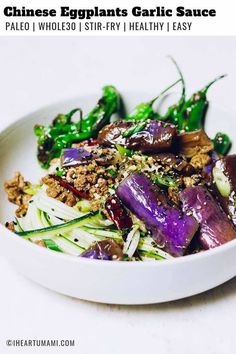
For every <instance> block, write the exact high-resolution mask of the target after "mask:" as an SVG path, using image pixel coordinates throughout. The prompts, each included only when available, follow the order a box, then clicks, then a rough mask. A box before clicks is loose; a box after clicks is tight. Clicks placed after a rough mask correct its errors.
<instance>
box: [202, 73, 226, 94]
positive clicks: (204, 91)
mask: <svg viewBox="0 0 236 354" xmlns="http://www.w3.org/2000/svg"><path fill="white" fill-rule="evenodd" d="M226 76H227V74H224V75H220V76H217V77H216V78H215V79H214V80H212V81H211V82H209V84H208V85H206V86H205V87H204V88H203V89H202V90H201V92H202V93H203V94H206V93H207V91H208V89H209V88H210V87H211V86H212V85H213V84H214V83H215V82H217V81H219V80H221V79H223V78H224V77H226Z"/></svg>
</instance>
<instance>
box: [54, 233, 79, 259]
mask: <svg viewBox="0 0 236 354" xmlns="http://www.w3.org/2000/svg"><path fill="white" fill-rule="evenodd" d="M54 241H55V243H56V245H57V246H58V247H59V248H60V249H61V250H62V251H63V252H64V253H67V254H71V255H72V256H79V255H80V254H81V253H82V252H84V248H82V247H80V246H79V245H77V244H76V243H74V242H72V241H71V240H68V239H67V238H66V237H64V236H56V237H55V238H54Z"/></svg>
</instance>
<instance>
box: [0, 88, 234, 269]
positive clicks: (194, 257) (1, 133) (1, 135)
mask: <svg viewBox="0 0 236 354" xmlns="http://www.w3.org/2000/svg"><path fill="white" fill-rule="evenodd" d="M130 92H132V94H134V93H135V91H127V92H124V94H126V93H127V94H129V93H130ZM139 94H140V92H139ZM88 96H94V97H95V96H98V95H97V94H95V93H93V92H91V93H85V94H83V95H78V96H72V97H71V98H66V99H65V100H59V101H55V102H53V103H51V104H49V105H46V106H41V107H40V108H38V109H36V110H33V111H31V112H30V113H27V114H26V115H23V116H22V117H21V118H19V119H15V120H14V121H12V122H11V123H10V124H8V125H7V126H5V127H4V128H0V145H1V142H2V141H3V140H4V139H5V138H6V137H7V136H8V134H10V133H11V132H12V130H15V129H17V128H18V127H19V126H20V125H21V124H23V123H24V122H25V121H27V120H30V119H31V118H32V116H34V115H36V114H38V115H42V113H43V112H44V111H47V110H52V109H54V108H55V107H56V106H59V105H63V104H66V103H70V102H73V101H74V100H76V99H78V98H84V99H85V98H86V97H88ZM0 231H2V234H3V235H4V237H5V236H6V237H7V238H8V237H9V238H14V239H15V240H16V242H21V243H22V245H23V243H25V246H24V247H30V248H31V247H32V250H35V251H36V252H39V253H41V254H42V255H45V256H47V255H49V256H50V257H54V258H55V257H56V258H58V259H62V260H63V259H64V260H65V261H70V262H75V263H81V264H87V265H92V266H93V265H95V266H109V267H132V268H133V267H134V268H139V267H148V268H150V267H165V266H168V265H175V264H182V263H189V262H194V261H195V262H197V261H200V260H201V259H205V258H208V257H214V256H215V255H218V254H219V253H224V252H227V251H229V250H230V249H232V248H234V247H236V239H235V240H231V241H229V242H227V243H225V244H223V245H221V246H218V247H215V248H212V249H209V250H204V251H202V252H199V253H195V254H190V255H186V256H182V257H173V258H170V259H165V260H163V261H156V260H150V261H148V262H121V261H112V262H111V261H104V260H99V259H96V260H94V259H89V258H83V257H79V256H77V257H76V256H73V255H69V254H66V253H61V252H56V251H52V250H50V249H47V248H46V247H40V246H38V245H37V244H35V243H33V242H29V241H28V240H25V239H23V238H21V237H19V236H18V235H16V234H15V233H14V232H12V231H10V230H8V229H7V228H6V227H5V226H4V225H3V224H2V222H0ZM3 235H2V236H3ZM3 254H4V253H3Z"/></svg>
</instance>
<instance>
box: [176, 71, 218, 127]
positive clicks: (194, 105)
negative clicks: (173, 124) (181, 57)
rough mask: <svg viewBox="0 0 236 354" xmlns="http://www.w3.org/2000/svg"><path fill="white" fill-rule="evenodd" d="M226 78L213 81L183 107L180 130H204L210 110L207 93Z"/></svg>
mask: <svg viewBox="0 0 236 354" xmlns="http://www.w3.org/2000/svg"><path fill="white" fill-rule="evenodd" d="M223 77H225V75H221V76H219V77H217V78H216V79H214V80H213V81H211V82H210V83H209V84H208V85H207V86H205V87H204V88H203V89H202V90H200V91H198V92H196V93H194V94H193V95H192V96H191V97H190V98H189V99H188V100H187V101H186V102H185V104H184V105H183V107H182V110H181V112H180V115H179V117H180V119H179V122H178V128H179V130H185V131H187V132H190V131H194V130H199V129H202V128H203V125H204V120H205V115H206V111H207V108H208V101H207V96H206V94H207V91H208V89H209V88H210V87H211V86H212V85H213V84H214V83H215V82H216V81H218V80H220V79H222V78H223Z"/></svg>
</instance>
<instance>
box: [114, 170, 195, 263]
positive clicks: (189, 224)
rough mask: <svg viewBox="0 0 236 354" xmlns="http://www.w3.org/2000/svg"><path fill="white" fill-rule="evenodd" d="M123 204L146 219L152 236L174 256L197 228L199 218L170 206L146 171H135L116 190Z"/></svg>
mask: <svg viewBox="0 0 236 354" xmlns="http://www.w3.org/2000/svg"><path fill="white" fill-rule="evenodd" d="M116 193H117V195H118V196H119V198H120V199H121V201H122V202H123V203H124V205H125V206H126V207H127V208H128V209H130V210H131V212H132V213H134V214H135V215H136V216H137V217H138V218H139V219H140V220H142V221H143V222H144V224H145V225H146V227H147V229H148V230H149V231H150V232H151V234H152V237H153V239H154V240H155V241H156V243H157V244H158V245H160V246H163V247H164V248H165V250H166V251H167V252H169V253H171V254H172V255H173V256H176V257H178V256H183V255H184V253H185V251H186V249H187V247H188V246H189V244H190V242H191V240H192V238H193V236H194V235H195V233H196V231H197V229H198V223H197V221H196V220H195V219H194V218H193V217H192V216H188V215H185V214H183V213H182V212H180V211H179V210H178V209H177V208H175V207H172V206H169V205H168V204H167V201H166V199H165V197H164V196H163V193H162V192H161V191H160V189H159V188H158V187H156V186H155V185H153V183H152V181H151V180H150V179H149V178H148V177H147V176H146V175H144V174H141V173H135V174H133V175H131V176H129V177H127V178H126V179H125V180H124V181H122V182H121V184H120V185H119V187H118V188H117V191H116Z"/></svg>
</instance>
